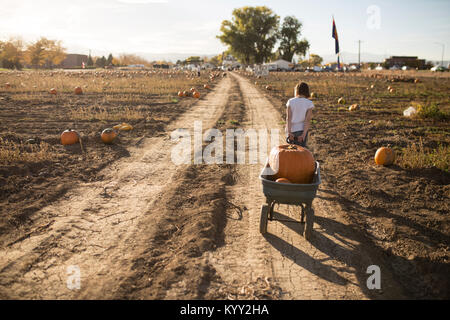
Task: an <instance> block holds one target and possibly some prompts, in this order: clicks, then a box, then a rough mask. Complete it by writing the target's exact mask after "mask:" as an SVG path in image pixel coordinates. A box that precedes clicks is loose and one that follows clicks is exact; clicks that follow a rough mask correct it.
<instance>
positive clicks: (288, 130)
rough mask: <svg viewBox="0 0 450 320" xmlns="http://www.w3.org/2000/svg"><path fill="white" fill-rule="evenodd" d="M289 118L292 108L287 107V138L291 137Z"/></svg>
mask: <svg viewBox="0 0 450 320" xmlns="http://www.w3.org/2000/svg"><path fill="white" fill-rule="evenodd" d="M291 118H292V110H291V107H289V106H288V107H287V110H286V131H287V133H288V136H289V139H293V136H292V137H291V135H292V131H291Z"/></svg>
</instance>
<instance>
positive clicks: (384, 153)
mask: <svg viewBox="0 0 450 320" xmlns="http://www.w3.org/2000/svg"><path fill="white" fill-rule="evenodd" d="M394 160H395V153H394V150H392V149H391V148H387V147H381V148H379V149H378V150H377V152H376V153H375V163H376V164H378V165H382V166H388V165H391V164H393V163H394Z"/></svg>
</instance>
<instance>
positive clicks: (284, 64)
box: [266, 59, 294, 71]
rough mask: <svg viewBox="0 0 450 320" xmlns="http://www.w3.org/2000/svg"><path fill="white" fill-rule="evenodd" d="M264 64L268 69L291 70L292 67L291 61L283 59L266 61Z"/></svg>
mask: <svg viewBox="0 0 450 320" xmlns="http://www.w3.org/2000/svg"><path fill="white" fill-rule="evenodd" d="M266 65H267V66H268V67H269V71H277V70H292V69H293V68H294V64H293V63H291V62H289V61H286V60H283V59H280V60H277V61H273V62H270V63H267V64H266Z"/></svg>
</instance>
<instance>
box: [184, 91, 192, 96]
mask: <svg viewBox="0 0 450 320" xmlns="http://www.w3.org/2000/svg"><path fill="white" fill-rule="evenodd" d="M191 95H192V93H191V92H190V91H183V96H185V97H190V96H191Z"/></svg>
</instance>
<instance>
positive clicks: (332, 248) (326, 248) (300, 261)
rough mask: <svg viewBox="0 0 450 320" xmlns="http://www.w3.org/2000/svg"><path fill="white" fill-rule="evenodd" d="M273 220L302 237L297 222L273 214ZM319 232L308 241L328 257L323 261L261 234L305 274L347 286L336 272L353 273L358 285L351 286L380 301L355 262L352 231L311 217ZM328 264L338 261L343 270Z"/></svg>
mask: <svg viewBox="0 0 450 320" xmlns="http://www.w3.org/2000/svg"><path fill="white" fill-rule="evenodd" d="M274 218H275V219H277V220H279V221H280V223H282V224H283V225H285V226H286V227H288V228H289V229H291V230H292V231H294V232H295V233H297V234H298V236H299V237H303V233H304V226H305V225H304V224H303V223H299V222H298V221H296V220H294V219H292V218H290V217H288V216H286V215H284V214H282V213H279V212H276V211H274ZM318 227H319V228H320V229H322V230H321V231H320V232H318V231H317V230H316V231H314V232H313V234H312V238H311V239H310V244H311V245H312V246H314V247H315V248H316V249H317V250H318V251H320V252H322V253H324V254H325V255H327V256H328V257H327V258H325V259H317V258H314V257H313V256H310V255H308V254H306V253H305V252H304V251H302V250H301V248H297V247H295V246H293V245H292V244H291V243H288V242H287V241H286V240H284V239H281V238H280V237H278V236H276V235H274V234H271V233H267V234H266V235H264V237H265V238H266V240H267V241H268V242H269V243H270V244H271V245H272V246H273V247H274V248H275V249H277V250H278V251H280V252H281V253H282V254H283V255H284V256H285V257H287V258H288V259H290V260H291V261H293V262H294V263H296V264H297V265H299V266H300V267H302V268H304V269H306V270H308V271H309V272H311V273H313V274H315V275H317V276H318V277H320V278H322V279H324V280H326V281H329V282H332V283H335V284H338V285H342V286H345V285H348V284H349V283H350V281H349V280H348V279H346V278H344V277H342V276H341V275H340V273H347V274H355V276H356V278H357V281H358V283H353V284H354V285H356V286H358V287H359V288H361V289H362V291H363V293H364V294H365V295H366V296H367V297H368V298H370V299H376V298H380V294H379V292H378V293H377V292H373V291H370V290H369V289H367V286H366V281H367V278H368V277H369V275H368V274H366V273H365V271H366V268H367V266H368V265H365V264H364V263H362V262H361V261H358V259H357V258H358V254H357V253H356V251H359V250H358V248H357V247H355V244H354V243H358V242H359V241H358V237H357V236H355V232H354V230H353V229H352V228H349V227H348V226H346V225H344V224H342V223H340V222H337V221H334V220H331V219H328V218H324V217H320V216H316V217H315V228H316V229H317V228H318ZM324 234H327V235H329V236H331V237H333V238H335V239H336V240H338V241H339V242H341V243H342V244H343V245H340V244H339V243H337V242H335V241H333V240H332V239H330V238H328V237H326V236H325V235H324ZM328 261H339V262H340V265H344V266H345V267H339V266H338V267H336V266H334V265H335V263H333V264H328V263H327V262H328Z"/></svg>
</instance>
